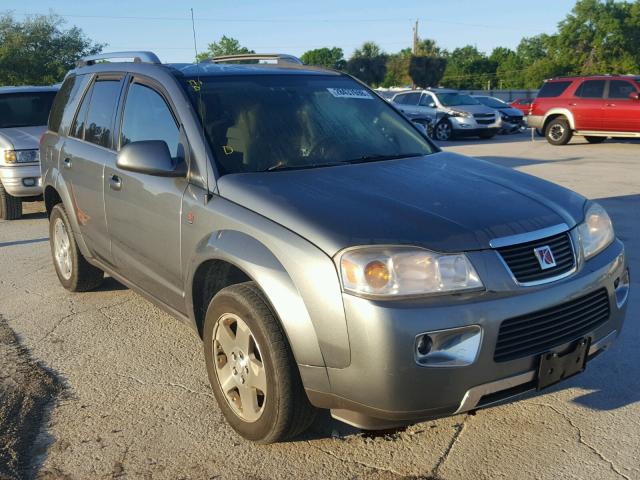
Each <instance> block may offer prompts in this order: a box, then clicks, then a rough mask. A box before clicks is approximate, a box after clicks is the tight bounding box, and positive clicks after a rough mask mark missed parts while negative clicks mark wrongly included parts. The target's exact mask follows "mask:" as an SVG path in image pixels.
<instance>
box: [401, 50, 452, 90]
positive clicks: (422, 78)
mask: <svg viewBox="0 0 640 480" xmlns="http://www.w3.org/2000/svg"><path fill="white" fill-rule="evenodd" d="M446 66H447V59H446V58H444V57H435V56H429V57H427V56H418V55H413V56H411V60H410V63H409V75H410V76H411V79H412V80H413V83H414V84H415V85H416V86H418V87H420V88H427V87H437V86H438V85H439V82H440V80H441V79H442V76H443V75H444V72H445V68H446Z"/></svg>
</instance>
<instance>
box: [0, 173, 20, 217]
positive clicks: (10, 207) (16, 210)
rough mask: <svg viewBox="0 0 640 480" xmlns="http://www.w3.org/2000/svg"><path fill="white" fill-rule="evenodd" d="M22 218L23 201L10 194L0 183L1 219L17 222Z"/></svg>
mask: <svg viewBox="0 0 640 480" xmlns="http://www.w3.org/2000/svg"><path fill="white" fill-rule="evenodd" d="M20 217H22V200H21V199H20V198H18V197H14V196H13V195H11V194H9V193H8V192H7V191H6V190H5V189H4V185H2V182H0V219H2V220H17V219H19V218H20Z"/></svg>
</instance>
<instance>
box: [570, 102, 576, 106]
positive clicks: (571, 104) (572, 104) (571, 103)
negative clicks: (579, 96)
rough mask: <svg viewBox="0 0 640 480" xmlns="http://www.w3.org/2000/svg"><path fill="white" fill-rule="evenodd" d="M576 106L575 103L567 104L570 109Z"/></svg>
mask: <svg viewBox="0 0 640 480" xmlns="http://www.w3.org/2000/svg"><path fill="white" fill-rule="evenodd" d="M576 105H577V103H575V102H569V106H570V107H575V106H576Z"/></svg>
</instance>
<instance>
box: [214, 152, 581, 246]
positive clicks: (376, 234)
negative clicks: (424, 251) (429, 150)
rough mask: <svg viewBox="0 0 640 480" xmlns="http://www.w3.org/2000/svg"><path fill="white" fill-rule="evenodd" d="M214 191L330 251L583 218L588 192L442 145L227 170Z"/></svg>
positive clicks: (471, 236) (496, 233)
mask: <svg viewBox="0 0 640 480" xmlns="http://www.w3.org/2000/svg"><path fill="white" fill-rule="evenodd" d="M218 188H219V191H220V194H221V196H223V197H225V198H227V199H229V200H231V201H233V202H235V203H238V204H240V205H243V206H244V207H246V208H248V209H251V210H253V211H255V212H257V213H259V214H260V215H263V216H264V217H267V218H269V219H271V220H273V221H274V222H277V223H279V224H281V225H283V226H284V227H286V228H288V229H289V230H292V231H293V232H295V233H297V234H298V235H301V236H302V237H304V238H306V239H307V240H309V241H310V242H312V243H314V244H315V245H317V246H318V247H319V248H321V249H322V250H324V251H325V252H326V253H327V254H328V255H330V256H333V255H334V254H335V253H337V252H338V251H339V250H341V249H343V248H346V247H350V246H355V245H375V244H411V245H418V246H423V247H425V248H429V249H432V250H436V251H441V252H460V251H469V250H479V249H486V248H490V247H489V241H490V240H492V239H494V238H498V237H503V236H508V235H515V234H520V233H526V232H530V231H533V230H539V229H541V228H545V227H549V226H553V225H557V224H560V223H566V224H567V225H568V226H569V227H573V226H575V225H576V224H577V223H578V222H581V221H582V219H583V217H584V213H583V208H584V202H585V199H584V198H583V197H581V196H580V195H578V194H576V193H573V192H571V191H569V190H566V189H564V188H562V187H560V186H557V185H554V184H552V183H549V182H546V181H544V180H540V179H538V178H536V177H532V176H529V175H526V174H523V173H520V172H517V171H515V170H511V169H509V168H505V167H500V166H496V165H493V164H490V163H488V162H485V161H482V160H476V159H472V158H468V157H464V156H462V155H457V154H453V153H447V152H439V153H435V154H432V155H427V156H425V157H419V158H407V159H400V160H390V161H383V162H375V163H364V164H355V165H345V166H336V167H324V168H315V169H306V170H290V171H280V172H264V173H240V174H230V175H225V176H223V177H221V178H220V179H219V180H218Z"/></svg>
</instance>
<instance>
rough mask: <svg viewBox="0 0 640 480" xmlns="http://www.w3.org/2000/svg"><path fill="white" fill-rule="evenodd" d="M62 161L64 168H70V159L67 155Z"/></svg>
mask: <svg viewBox="0 0 640 480" xmlns="http://www.w3.org/2000/svg"><path fill="white" fill-rule="evenodd" d="M62 163H63V165H64V168H71V159H70V158H69V157H67V158H65V159H64V160H63V162H62Z"/></svg>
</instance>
